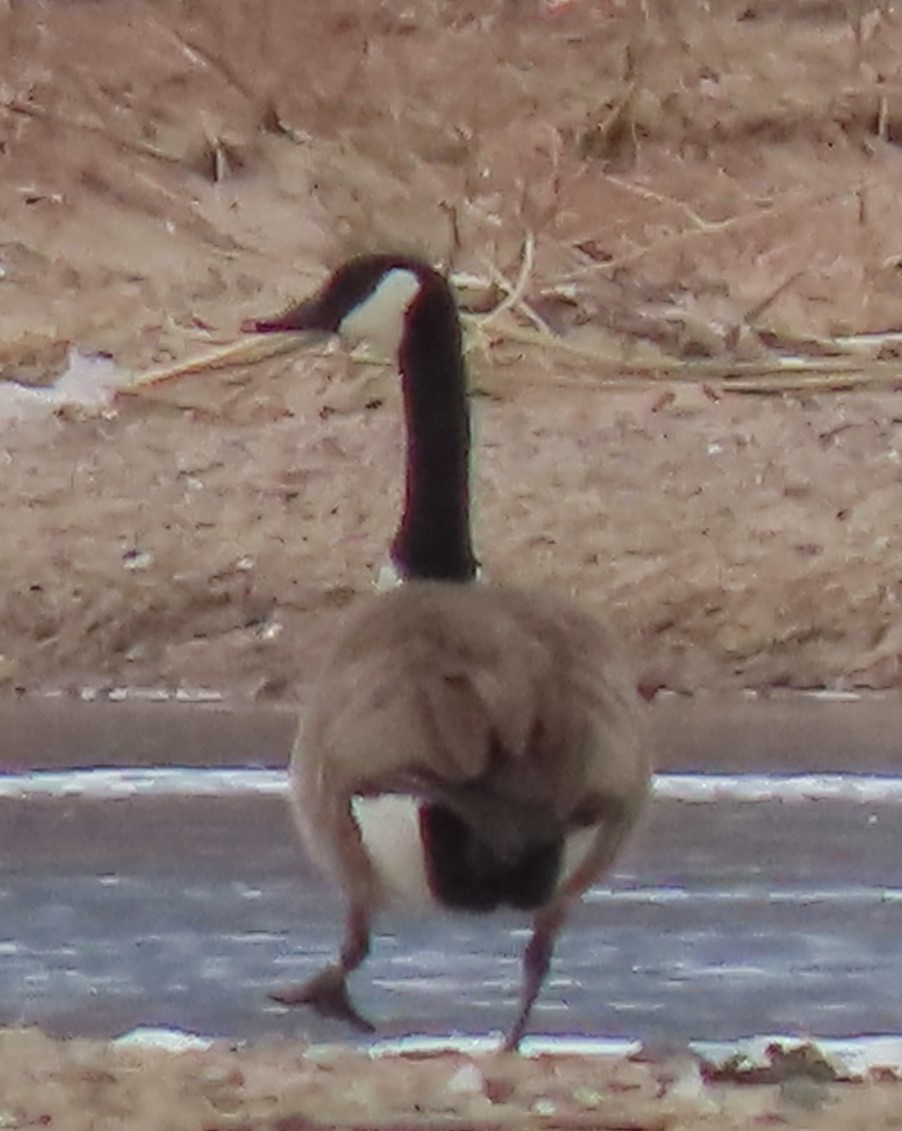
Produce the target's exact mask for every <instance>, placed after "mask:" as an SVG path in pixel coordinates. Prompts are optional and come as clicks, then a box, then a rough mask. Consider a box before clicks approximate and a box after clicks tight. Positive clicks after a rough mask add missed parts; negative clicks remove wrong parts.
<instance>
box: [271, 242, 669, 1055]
mask: <svg viewBox="0 0 902 1131" xmlns="http://www.w3.org/2000/svg"><path fill="white" fill-rule="evenodd" d="M371 264H375V265H376V266H377V267H379V269H380V272H381V274H379V278H380V279H381V280H382V282H383V283H384V281H385V279H386V278H387V279H388V280H389V284H390V285H389V286H379V287H377V288H376V293H377V303H376V304H374V305H376V306H378V308H379V311H380V313H381V312H382V311H383V310H384V308H385V306H386V304H387V299H388V298H390V297H391V293H392V287H394V288H395V290H396V291H397V292H398V293H400V294H402V295H403V300H404V303H405V304H406V305H405V306H404V313H405V316H406V318H407V321H408V330H410V333H409V334H408V336H407V338H404V337H403V335H402V336H401V338H400V340H401V346H400V347H399V357H400V368H401V371H402V377H403V379H404V381H405V397H406V401H407V406H408V442H409V447H408V456H409V459H408V475H407V500H406V505H405V513H404V516H403V517H402V522H401V524H400V526H399V532H398V533H397V534H396V537H395V542H394V543H393V551H394V552H395V553H396V555H397V561H398V563H399V564H400V566H401V567H402V568H401V570H400V572H401V574H402V576H405V575H406V583H405V584H403V585H402V586H401V587H400V588H398V589H396V590H394V591H393V592H391V593H387V594H383V595H378V596H377V595H374V596H372V597H371V598H369V599H367V600H366V601H365V602H364V603H363V605H362V606H361V607H360V608H359V609H357V610H355V611H354V612H353V613H352V614H351V616H350V617H349V620H348V622H347V624H346V625H345V627H344V629H343V631H342V632H341V634H340V635H339V638H338V639H337V641H336V643H335V645H334V647H333V649H332V650H331V653H330V654H329V655H328V657H327V658H326V659H325V662H324V664H323V667H322V670H321V673H320V675H319V677H318V679H317V681H316V683H315V685H314V687H313V688H312V690H311V693H310V699H309V706H308V708H307V710H306V713H305V718H304V719H303V721H302V723H301V726H300V729H299V733H298V738H297V741H296V744H295V748H294V752H293V756H292V762H291V779H292V780H291V792H292V800H293V805H294V809H295V813H296V815H297V818H298V823H299V826H300V829H301V832H302V834H303V836H304V838H305V840H306V842H307V843H308V845H309V847H310V849H311V851H312V852H313V854H314V855H315V856H316V857H318V858H319V859H320V860H321V861H322V863H323V864H324V865H325V866H326V867H327V868H328V869H329V870H330V871H331V872H332V874H333V875H334V877H335V878H336V880H337V881H338V882H339V883H340V884H341V886H342V888H343V890H344V893H345V895H346V898H347V902H348V915H347V925H346V931H345V937H344V941H343V944H342V948H341V953H340V956H339V958H338V961H337V962H335V963H334V964H332V965H330V966H328V967H327V968H326V969H325V970H323V971H322V972H321V973H320V974H319V975H317V976H316V977H315V978H313V979H312V980H311V981H309V982H307V983H305V984H304V985H303V986H300V987H297V988H293V989H288V990H286V991H284V992H281V993H279V994H277V995H274V996H275V997H276V998H277V1000H279V1001H282V1002H285V1003H286V1004H301V1003H304V1004H308V1005H311V1006H313V1007H314V1008H316V1009H317V1010H319V1011H320V1012H321V1013H323V1014H326V1015H331V1016H337V1017H342V1018H344V1019H346V1020H348V1021H350V1022H352V1023H354V1024H356V1025H357V1026H358V1027H359V1028H361V1029H369V1028H371V1026H370V1025H369V1023H368V1022H367V1021H365V1020H364V1019H363V1018H362V1017H360V1015H359V1014H358V1013H357V1011H356V1009H355V1008H354V1006H353V1004H352V1003H351V1000H350V997H349V995H348V992H347V978H348V975H349V974H350V973H351V971H353V970H354V969H356V968H357V967H358V966H359V965H360V964H361V962H362V961H363V960H364V958H365V957H366V955H367V953H368V950H369V942H370V932H371V929H372V924H373V920H374V917H375V916H376V914H377V913H378V912H379V911H380V910H381V909H382V908H383V907H384V905H385V904H386V903H387V902H388V901H389V899H390V896H391V890H390V885H389V884H387V883H386V880H385V876H384V875H383V874H382V872H381V871H380V868H378V867H377V866H376V863H375V857H374V855H373V853H372V852H371V851H370V848H369V847H368V844H367V840H366V837H365V835H364V830H363V827H362V825H361V823H360V822H359V821H358V819H357V816H356V815H355V799H357V798H361V797H363V798H365V797H379V796H383V795H386V794H400V795H405V796H409V797H412V798H415V799H416V800H417V804H418V806H419V809H418V812H419V815H420V832H421V848H422V852H423V855H424V858H425V866H426V874H427V877H428V880H429V887H430V889H431V894H432V896H433V897H434V899H435V900H436V901H437V902H438V903H440V904H443V905H444V906H446V907H450V908H452V909H453V908H459V909H465V910H472V911H490V910H492V909H494V908H495V907H498V906H504V905H509V906H513V907H517V908H521V909H523V910H528V911H530V912H531V913H532V914H533V934H532V938H531V940H530V942H529V944H528V946H527V948H526V952H525V954H524V963H523V982H522V993H521V1002H520V1009H519V1011H518V1014H517V1016H516V1018H515V1020H514V1022H513V1024H512V1026H511V1027H510V1029H509V1031H508V1034H507V1037H506V1040H505V1047H507V1048H511V1049H513V1048H516V1047H517V1046H518V1044H519V1042H520V1039H521V1037H522V1036H523V1033H524V1031H525V1028H526V1025H527V1022H528V1019H529V1015H530V1011H531V1008H532V1005H533V1003H534V1001H535V998H536V996H537V994H538V991H539V989H540V988H541V985H542V981H543V979H544V976H545V973H546V971H547V969H548V965H549V961H550V958H551V953H552V949H553V944H554V939H555V936H556V934H557V932H558V930H559V929H560V927H561V925H562V923H563V921H564V919H565V917H566V913H567V910H568V908H569V907H570V905H571V904H572V903H573V902H574V901H575V900H576V899H578V898H579V896H580V895H581V894H582V892H583V891H585V889H586V888H587V887H588V886H589V885H590V884H591V883H593V882H594V881H595V880H597V879H598V877H599V876H600V875H602V873H603V872H604V871H605V870H606V869H607V868H608V867H609V865H610V864H611V862H612V861H613V859H614V857H615V856H616V854H617V851H618V849H619V848H620V846H621V844H622V842H623V839H624V837H625V835H626V834H627V833H628V832H629V830H630V829H631V827H632V826H633V824H634V823H635V820H636V817H637V815H638V814H639V812H640V810H641V808H642V805H643V802H644V800H645V798H646V795H647V791H648V782H649V776H650V772H651V766H650V760H649V755H648V746H647V743H646V736H645V729H644V720H643V715H644V710H645V707H644V704H643V703H642V702H641V700H640V698H639V695H638V692H637V689H636V680H635V678H634V676H633V675H632V673H631V672H630V670H629V667H628V665H627V664H626V663H625V661H624V658H623V656H622V655H621V654H620V650H619V648H618V647H617V646H616V644H615V642H614V641H613V639H612V638H611V636H610V634H609V633H608V632H607V631H606V629H605V628H604V627H603V625H602V624H601V623H599V621H598V620H597V619H596V618H595V617H594V616H592V615H590V614H589V613H587V612H586V611H584V610H583V609H582V608H581V607H580V606H579V605H578V604H577V603H576V602H574V601H572V600H571V599H569V598H567V597H564V596H559V595H556V594H553V593H548V592H545V591H532V590H528V589H521V588H516V587H510V586H507V585H482V584H478V583H475V582H473V580H472V579H473V577H474V575H475V559H473V557H472V550H471V548H470V546H469V516H468V510H467V503H466V499H467V493H466V486H467V484H466V475H467V468H466V461H467V455H468V450H469V432H468V427H467V421H466V409H465V407H462V406H465V383H464V375H463V365H462V362H461V361H460V357H459V337H458V328H457V322H456V311H455V309H454V307H453V300H450V297H449V296H450V292H448V291H447V285H446V284H445V283H444V281H443V280H441V278H440V276H437V275H436V274H435V272H432V271H431V269H429V268H426V267H425V265H421V264H419V263H418V262H417V261H406V260H403V259H401V260H387V259H385V257H382V258H377V257H371V258H367V259H362V260H360V261H352V265H351V268H350V271H349V272H348V273H349V275H350V276H351V277H352V282H353V284H354V289H355V294H356V292H360V291H362V290H364V287H363V282H362V281H361V280H362V279H363V277H364V276H365V271H366V270H367V269H370V266H371ZM398 279H400V284H398ZM343 285H345V284H344V281H343V279H342V276H341V272H338V273H336V276H335V277H334V278H333V281H332V282H330V284H328V285H327V287H326V288H324V290H323V292H321V296H318V297H317V298H315V299H314V300H312V301H311V302H309V303H307V304H304V305H303V306H301V307H298V308H297V310H296V311H293V312H290V313H289V314H288V315H285V316H283V317H282V318H281V319H280V320H278V321H274V322H267V323H260V324H257V326H258V328H265V329H286V328H305V327H310V326H316V327H322V328H325V329H336V330H337V329H340V326H341V314H342V308H341V303H340V301H339V300H340V298H341V288H342V286H343ZM411 295H413V296H414V297H413V298H411V297H410V296H411ZM433 299H434V300H435V301H434V303H433V301H432V300H433ZM418 304H419V305H418ZM336 309H338V314H336ZM351 309H352V311H353V312H354V317H355V319H357V320H358V321H362V319H360V318H359V312H360V310H364V311H365V309H366V299H364V300H363V301H361V300H360V298H359V295H357V297H356V298H355V304H354V305H353V306H352V307H351ZM324 312H325V313H324ZM411 326H412V327H413V328H412V330H411ZM427 328H428V330H429V333H430V335H431V337H429V336H427V333H426V329H427ZM442 335H444V340H445V345H446V346H447V347H448V348H447V349H446V350H445V355H446V356H445V357H444V358H442V357H439V358H437V359H436V358H434V357H433V356H432V353H433V352H434V351H432V350H431V343H433V342H434V339H435V337H436V336H438V337H441V336H442ZM449 343H450V344H449ZM418 380H420V381H422V382H424V384H423V385H420V386H417V385H416V382H417V381H418ZM430 381H431V382H432V383H433V386H434V388H433V389H432V390H430V388H429V382H430ZM424 390H425V393H428V394H429V396H430V397H431V398H432V399H431V400H430V399H428V398H427V397H426V395H425V393H424ZM418 396H419V398H420V400H419V402H418V399H417V398H418ZM439 410H440V411H439ZM444 419H447V420H449V421H450V422H451V424H450V425H449V428H450V429H451V434H450V440H449V435H448V434H446V433H443V432H442V421H443V420H444ZM455 421H456V422H457V423H456V424H455V423H454V422H455ZM455 427H456V428H457V435H456V436H455V434H454V428H455ZM430 430H431V432H430ZM411 434H413V438H414V439H416V438H417V437H419V441H420V445H419V451H418V452H417V450H415V448H414V445H413V444H412V443H411V439H412V436H411ZM426 434H431V435H432V436H434V437H435V438H434V440H432V441H431V443H430V444H429V445H428V448H429V451H432V452H434V451H435V446H436V445H447V447H448V452H449V454H448V457H447V463H448V464H449V465H450V464H454V465H455V466H456V468H457V470H456V472H454V474H457V475H458V477H459V479H460V484H459V488H460V489H459V491H458V492H456V493H455V491H454V490H451V491H449V490H448V489H447V487H448V484H446V483H443V482H442V474H443V473H442V466H443V465H442V464H436V463H435V462H433V466H432V469H431V470H430V469H429V467H428V460H429V454H428V451H427V450H426V448H425V447H424V441H423V436H424V435H426ZM443 458H444V457H443ZM417 459H419V460H420V462H421V464H425V471H424V472H423V473H422V474H421V477H420V479H418V478H417V470H418V464H417ZM450 474H451V472H450V471H449V475H450ZM430 477H431V479H432V481H433V485H432V497H433V499H435V498H439V499H441V500H442V503H441V505H442V506H443V507H444V508H445V511H444V512H443V513H445V512H447V513H448V514H449V515H450V518H449V519H448V520H444V519H443V520H442V521H441V522H438V523H436V522H435V521H434V519H435V512H433V513H431V514H430V513H429V509H428V505H427V504H428V502H429V500H428V499H427V493H426V491H425V490H424V489H423V487H422V480H423V479H424V478H425V479H427V480H429V479H430ZM453 486H454V482H453V478H452V483H451V487H452V488H453ZM455 500H462V501H458V502H455ZM430 519H431V520H432V526H431V528H429V527H427V528H426V529H427V537H425V538H423V537H421V536H419V535H418V533H417V529H416V527H417V521H420V520H426V521H427V522H428V520H430ZM421 528H422V521H421ZM443 538H444V539H446V541H447V545H443V543H442V539H443ZM411 563H413V564H411ZM418 563H421V564H419V565H418ZM430 574H431V575H432V576H430ZM424 575H425V579H424ZM436 578H437V579H436ZM444 578H448V579H447V580H445V579H444Z"/></svg>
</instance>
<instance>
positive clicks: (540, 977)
mask: <svg viewBox="0 0 902 1131" xmlns="http://www.w3.org/2000/svg"><path fill="white" fill-rule="evenodd" d="M564 918H565V911H564V907H563V906H562V905H556V906H554V907H549V908H546V909H545V910H544V911H541V912H539V914H538V915H537V916H536V918H535V922H534V924H533V929H532V938H531V939H530V940H529V942H528V943H527V946H526V950H525V951H524V952H523V983H522V988H521V991H520V1011H519V1012H518V1014H517V1017H516V1019H515V1020H514V1023H513V1025H511V1027H510V1029H509V1030H508V1033H507V1036H506V1037H505V1038H504V1043H503V1044H502V1046H501V1047H502V1049H503V1050H504V1051H505V1052H516V1051H517V1049H518V1048H519V1047H520V1041H521V1040H522V1039H523V1035H524V1033H525V1032H526V1026H527V1024H528V1023H529V1015H530V1013H531V1012H532V1007H533V1005H535V1001H536V998H537V997H538V996H539V990H540V989H541V988H542V983H543V982H544V981H545V975H546V974H547V973H548V967H549V966H550V965H551V956H552V954H553V953H554V942H555V939H556V938H557V933H558V931H559V930H560V929H561V925H562V923H563V922H564Z"/></svg>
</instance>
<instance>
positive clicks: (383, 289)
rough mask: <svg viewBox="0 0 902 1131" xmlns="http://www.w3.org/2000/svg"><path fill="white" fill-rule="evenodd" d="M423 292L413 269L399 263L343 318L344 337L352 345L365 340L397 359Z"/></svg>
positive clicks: (340, 329) (371, 345)
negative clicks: (414, 304)
mask: <svg viewBox="0 0 902 1131" xmlns="http://www.w3.org/2000/svg"><path fill="white" fill-rule="evenodd" d="M419 293H420V280H419V279H418V278H417V277H416V275H415V274H414V273H413V271H408V270H407V269H406V268H404V267H396V268H395V269H394V270H393V271H389V272H388V273H387V274H385V275H384V276H383V277H382V279H381V281H380V282H379V285H378V286H377V287H376V289H375V290H373V291H371V292H370V293H369V294H368V295H367V296H366V298H365V299H364V300H363V301H362V302H360V303H358V305H357V306H355V307H354V308H353V309H352V310H350V311H348V313H347V314H346V315H345V316H344V318H342V320H341V323H340V324H339V327H338V332H339V334H340V335H341V337H342V338H343V339H344V340H345V341H347V342H349V343H350V344H352V345H355V344H356V343H358V342H363V343H365V344H366V345H368V346H370V347H372V348H373V349H375V350H376V351H377V352H378V353H380V354H384V355H385V357H386V358H391V359H392V360H394V358H395V356H396V355H397V352H398V346H399V344H400V342H401V338H402V336H403V334H404V318H405V316H406V314H407V311H408V310H409V309H410V305H411V303H412V302H413V300H414V299H415V298H416V297H417V295H418V294H419Z"/></svg>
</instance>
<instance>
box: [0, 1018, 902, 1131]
mask: <svg viewBox="0 0 902 1131" xmlns="http://www.w3.org/2000/svg"><path fill="white" fill-rule="evenodd" d="M805 1063H807V1068H801V1069H800V1064H794V1065H793V1070H792V1071H784V1070H782V1069H778V1070H776V1071H774V1070H773V1069H768V1070H767V1073H766V1074H767V1081H766V1082H759V1083H753V1084H750V1083H736V1082H735V1080H732V1081H723V1080H720V1079H714V1080H707V1079H705V1076H704V1074H703V1073H700V1072H699V1070H698V1067H697V1065H696V1064H695V1062H694V1061H692V1060H691V1059H690V1058H689V1057H687V1056H684V1055H682V1054H676V1055H668V1056H665V1057H662V1058H660V1059H658V1060H656V1062H655V1063H648V1062H641V1061H640V1062H633V1061H627V1060H625V1059H618V1058H607V1057H606V1058H593V1059H589V1060H587V1059H585V1058H583V1057H575V1056H566V1055H556V1056H550V1055H543V1056H538V1057H530V1058H521V1057H517V1056H514V1055H511V1054H485V1055H481V1056H470V1055H466V1054H463V1053H458V1052H446V1053H443V1054H441V1055H435V1054H426V1055H406V1056H405V1055H399V1056H387V1057H384V1058H379V1059H374V1058H370V1057H367V1056H365V1055H363V1054H359V1053H354V1052H351V1051H350V1050H347V1049H342V1048H341V1047H338V1046H319V1047H310V1048H309V1049H308V1048H305V1047H304V1046H303V1045H300V1044H296V1043H288V1042H279V1043H274V1044H270V1045H260V1046H258V1047H256V1048H249V1049H238V1050H236V1049H230V1048H228V1047H226V1046H225V1045H215V1046H213V1047H212V1049H209V1050H206V1051H187V1052H182V1053H177V1054H173V1053H169V1052H164V1051H161V1050H149V1049H136V1048H121V1047H119V1048H117V1047H114V1046H111V1045H109V1044H101V1043H98V1042H91V1041H69V1042H60V1041H51V1040H50V1039H49V1038H48V1037H45V1036H43V1035H41V1034H40V1033H37V1032H35V1031H33V1030H6V1031H2V1032H0V1096H2V1104H3V1106H2V1108H0V1113H2V1116H3V1120H4V1122H3V1126H4V1127H15V1128H25V1127H53V1128H64V1129H65V1131H119V1129H120V1128H122V1129H124V1128H128V1129H129V1131H131V1129H135V1128H140V1129H144V1128H147V1129H148V1131H150V1129H153V1131H201V1129H207V1131H211V1129H214V1128H215V1129H216V1131H226V1129H230V1128H231V1129H234V1131H239V1129H240V1131H316V1129H318V1128H325V1127H344V1128H384V1129H385V1131H403V1129H407V1128H410V1129H413V1128H427V1127H428V1128H440V1129H442V1131H445V1129H451V1128H457V1129H461V1128H474V1129H476V1131H483V1129H485V1131H488V1129H494V1128H499V1129H500V1128H516V1129H518V1131H519V1129H520V1128H526V1129H530V1131H531V1129H534V1128H535V1129H538V1128H542V1129H544V1131H554V1129H561V1131H566V1129H571V1128H572V1129H577V1128H581V1129H586V1131H588V1129H590V1128H594V1129H599V1131H601V1129H623V1131H669V1129H673V1131H678V1129H679V1131H687V1129H696V1128H697V1129H699V1131H701V1129H703V1128H710V1129H711V1131H734V1129H736V1131H738V1129H739V1128H751V1127H762V1126H765V1127H766V1126H769V1125H772V1126H778V1127H789V1128H818V1129H819V1131H858V1129H860V1131H882V1129H883V1128H887V1129H889V1128H895V1127H898V1126H899V1108H898V1103H899V1090H900V1085H899V1084H898V1083H894V1082H892V1081H891V1080H880V1079H874V1080H868V1081H864V1082H858V1083H848V1082H846V1083H841V1082H837V1081H835V1080H833V1079H832V1076H831V1073H830V1071H829V1069H826V1068H825V1066H824V1064H823V1062H821V1061H818V1060H817V1059H815V1060H814V1061H812V1062H805ZM25 1065H27V1070H26V1069H25Z"/></svg>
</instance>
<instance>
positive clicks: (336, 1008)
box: [269, 905, 375, 1033]
mask: <svg viewBox="0 0 902 1131" xmlns="http://www.w3.org/2000/svg"><path fill="white" fill-rule="evenodd" d="M369 952H370V917H369V915H368V913H367V912H366V911H365V910H364V909H363V908H361V907H355V906H353V905H352V906H351V907H350V909H349V911H348V917H347V920H346V922H345V935H344V939H343V940H342V944H341V951H340V953H339V958H338V962H333V963H330V964H329V965H328V966H326V967H325V969H323V970H321V971H320V972H319V973H318V974H316V975H314V977H312V978H311V979H310V980H309V981H307V982H303V983H302V984H301V985H300V986H287V987H286V988H285V989H284V990H277V991H276V992H275V993H272V994H270V995H269V996H270V997H271V998H272V1000H273V1001H277V1002H279V1003H280V1005H309V1006H310V1007H311V1008H312V1009H314V1010H316V1012H317V1013H318V1014H319V1015H320V1016H321V1017H334V1018H336V1019H337V1020H339V1021H347V1022H348V1023H349V1024H350V1025H353V1026H354V1028H355V1029H357V1030H358V1031H359V1032H361V1033H372V1032H373V1030H374V1028H375V1026H374V1025H373V1024H372V1023H371V1022H370V1021H367V1019H366V1018H365V1017H363V1016H362V1015H361V1014H360V1013H358V1012H357V1009H356V1008H355V1006H354V1003H353V1002H352V1001H351V998H350V995H349V994H348V975H349V974H350V973H351V972H352V971H353V970H356V969H357V967H358V966H359V965H360V964H361V963H362V962H363V960H364V959H365V958H366V956H367V955H368V954H369Z"/></svg>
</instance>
